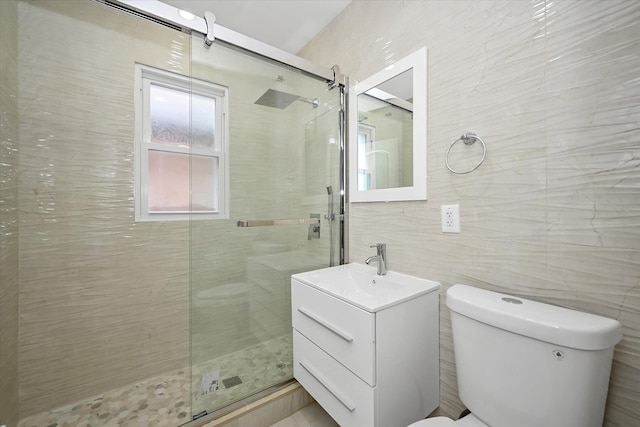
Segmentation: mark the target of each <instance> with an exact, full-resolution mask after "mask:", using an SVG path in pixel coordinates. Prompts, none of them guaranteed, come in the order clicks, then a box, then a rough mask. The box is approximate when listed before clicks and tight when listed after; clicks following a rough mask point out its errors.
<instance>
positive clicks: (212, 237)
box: [0, 0, 344, 427]
mask: <svg viewBox="0 0 640 427" xmlns="http://www.w3.org/2000/svg"><path fill="white" fill-rule="evenodd" d="M7 1H10V2H12V3H15V4H16V5H17V14H18V16H17V18H18V22H19V23H20V25H19V26H18V36H17V39H18V46H19V49H18V52H19V56H18V61H17V64H16V67H17V72H18V74H19V76H20V79H19V83H18V88H17V93H18V104H17V105H18V106H19V111H18V125H17V126H18V127H19V139H18V141H17V143H16V145H17V152H18V153H19V154H18V157H17V158H18V161H17V166H16V170H15V172H16V176H17V177H18V178H17V187H18V189H17V192H18V197H17V202H16V203H17V205H16V206H15V209H17V210H18V211H19V212H20V220H19V224H18V236H19V237H18V240H19V252H18V259H19V282H18V288H19V293H20V301H19V307H18V309H19V318H18V321H17V322H18V324H17V329H18V330H19V334H18V349H17V353H18V359H19V363H20V369H19V374H18V381H19V385H20V418H21V419H22V421H21V423H20V426H22V427H30V426H41V425H50V424H52V423H56V422H57V423H58V425H62V424H64V423H65V422H68V423H70V424H74V423H75V424H78V425H79V424H83V423H88V424H91V425H105V426H106V425H121V424H128V425H164V426H176V425H181V424H184V423H187V422H189V421H191V420H192V419H194V418H198V417H201V416H203V415H205V414H211V413H215V412H216V411H221V410H225V408H229V407H230V405H232V404H234V403H236V402H239V401H243V400H244V399H247V398H248V397H250V396H253V395H255V394H258V393H261V392H263V391H265V390H268V389H269V388H270V387H272V386H274V385H278V384H281V383H283V382H286V381H288V380H291V379H292V366H291V364H292V351H291V313H290V301H289V295H290V292H289V286H290V285H289V280H290V275H291V274H292V273H296V272H299V271H305V270H310V269H316V268H322V267H326V266H329V265H333V264H339V263H340V262H342V260H343V259H344V249H343V248H342V242H343V240H344V238H343V231H344V230H343V229H344V226H343V223H342V218H343V214H344V199H343V195H344V191H343V190H344V173H343V168H344V149H343V147H344V135H343V130H344V126H343V125H342V124H341V121H342V120H343V119H344V114H343V104H344V103H343V99H344V87H343V86H342V85H341V84H339V82H336V81H335V79H332V78H329V77H327V76H328V75H329V76H330V77H331V76H332V75H333V73H332V71H331V70H324V72H323V73H320V74H318V73H315V72H314V69H315V68H314V67H315V66H312V67H310V69H309V68H305V66H306V65H307V64H306V63H305V61H303V60H301V59H300V58H295V57H293V55H290V57H291V58H292V59H293V64H287V63H286V62H287V61H285V60H283V58H285V59H286V58H287V57H288V56H287V54H284V53H283V52H279V51H277V50H275V49H271V48H269V49H267V50H268V51H269V52H275V53H276V55H275V56H276V57H275V58H273V59H270V58H267V57H265V56H264V55H263V54H264V53H265V52H257V53H256V52H251V51H250V50H249V49H250V46H249V47H248V46H247V45H246V42H247V40H248V39H246V38H244V37H240V39H239V40H240V43H238V44H237V45H236V43H234V40H233V37H234V35H233V32H228V31H226V30H225V29H224V28H221V27H220V31H221V32H222V33H224V37H220V36H218V37H216V38H217V40H215V41H214V42H213V44H212V45H211V46H207V43H205V35H204V34H202V32H201V31H197V30H194V31H187V30H185V29H184V28H181V27H180V25H179V24H175V23H173V24H172V23H166V22H159V21H162V20H161V19H160V20H159V19H154V20H149V19H147V17H143V16H141V15H140V14H134V13H131V11H128V10H118V9H117V8H114V7H111V6H112V4H111V2H106V1H77V0H56V1H55V2H44V1H38V0H7ZM107 3H108V4H107ZM143 3H144V2H143ZM120 6H122V4H120ZM121 9H126V8H122V7H121ZM156 18H157V17H156ZM0 19H2V20H3V23H4V20H5V19H12V17H10V16H7V17H5V16H3V17H2V18H0ZM216 28H217V26H216ZM207 32H209V31H205V33H207ZM43 34H45V35H46V37H42V35H43ZM229 34H231V36H229ZM209 35H210V34H209ZM249 44H251V43H249ZM257 45H258V46H260V44H259V43H258V44H257ZM300 64H303V66H300ZM318 69H320V67H318ZM209 119H210V120H209Z"/></svg>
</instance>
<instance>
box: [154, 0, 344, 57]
mask: <svg viewBox="0 0 640 427" xmlns="http://www.w3.org/2000/svg"><path fill="white" fill-rule="evenodd" d="M161 1H163V2H164V3H168V4H170V5H172V6H175V7H177V8H179V9H182V10H186V11H188V12H191V13H193V14H194V15H197V16H200V17H204V12H205V11H210V12H213V14H214V15H215V16H216V23H217V24H220V25H222V26H223V27H227V28H229V29H232V30H234V31H237V32H239V33H242V34H245V35H247V36H249V37H252V38H254V39H257V40H260V41H262V42H265V43H268V44H270V45H272V46H275V47H278V48H280V49H282V50H286V51H287V52H291V53H297V52H298V51H299V50H300V49H302V47H304V45H306V44H307V42H309V41H310V40H311V39H312V38H313V37H314V36H315V35H316V34H318V33H319V32H320V31H321V30H322V29H323V28H324V27H325V26H327V24H329V22H331V21H332V20H333V18H335V17H336V16H337V15H338V14H339V13H340V12H341V11H342V10H343V9H344V8H345V7H346V6H347V5H348V4H349V3H351V0H161Z"/></svg>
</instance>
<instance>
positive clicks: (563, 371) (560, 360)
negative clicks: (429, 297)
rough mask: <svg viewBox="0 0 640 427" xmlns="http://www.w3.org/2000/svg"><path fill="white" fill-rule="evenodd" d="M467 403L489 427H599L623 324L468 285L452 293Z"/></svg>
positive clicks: (460, 389) (459, 369)
mask: <svg viewBox="0 0 640 427" xmlns="http://www.w3.org/2000/svg"><path fill="white" fill-rule="evenodd" d="M447 306H448V307H449V309H450V311H451V327H452V330H453V344H454V353H455V361H456V373H457V377H458V393H459V396H460V399H461V400H462V402H463V403H464V404H465V405H466V406H467V408H468V409H469V410H470V411H471V412H472V413H473V414H474V415H475V416H476V417H478V418H480V419H481V420H482V421H484V422H485V423H486V424H488V425H489V426H491V427H516V426H517V427H601V426H602V422H603V418H604V408H605V404H606V399H607V389H608V386H609V374H610V372H611V362H612V359H613V348H614V346H615V345H616V344H617V343H618V342H619V341H620V340H621V339H622V328H621V325H620V323H619V322H618V321H616V320H613V319H608V318H606V317H601V316H596V315H593V314H588V313H583V312H580V311H575V310H570V309H566V308H562V307H558V306H553V305H549V304H543V303H539V302H535V301H530V300H526V299H523V298H519V297H514V296H510V295H505V294H500V293H496V292H491V291H487V290H483V289H478V288H474V287H471V286H466V285H454V286H452V287H451V288H449V290H448V292H447Z"/></svg>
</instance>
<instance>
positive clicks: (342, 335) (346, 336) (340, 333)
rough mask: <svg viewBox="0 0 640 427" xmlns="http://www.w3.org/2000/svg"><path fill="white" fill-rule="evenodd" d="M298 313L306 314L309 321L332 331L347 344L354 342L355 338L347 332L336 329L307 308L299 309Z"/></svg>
mask: <svg viewBox="0 0 640 427" xmlns="http://www.w3.org/2000/svg"><path fill="white" fill-rule="evenodd" d="M298 311H299V312H300V313H302V314H304V315H305V316H307V317H308V318H309V319H311V320H313V321H314V322H316V323H318V324H320V325H322V326H324V327H325V328H327V329H328V330H330V331H331V332H333V333H334V334H336V335H337V336H339V337H340V338H342V339H343V340H345V341H346V342H352V341H353V337H352V336H350V335H349V334H347V333H346V332H343V331H341V330H340V329H338V328H336V327H335V326H333V325H332V324H330V323H329V322H327V321H326V320H324V319H323V318H321V317H318V316H317V315H315V314H313V313H311V312H310V311H309V310H307V309H306V308H304V307H298Z"/></svg>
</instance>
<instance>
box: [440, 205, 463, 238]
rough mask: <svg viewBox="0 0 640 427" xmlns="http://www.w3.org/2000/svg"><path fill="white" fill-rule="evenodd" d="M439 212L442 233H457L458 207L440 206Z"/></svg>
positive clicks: (458, 228) (458, 223)
mask: <svg viewBox="0 0 640 427" xmlns="http://www.w3.org/2000/svg"><path fill="white" fill-rule="evenodd" d="M440 212H441V214H442V232H443V233H459V232H460V205H442V206H441V207H440Z"/></svg>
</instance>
